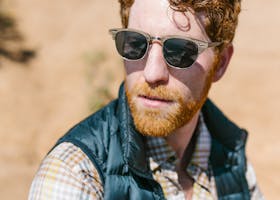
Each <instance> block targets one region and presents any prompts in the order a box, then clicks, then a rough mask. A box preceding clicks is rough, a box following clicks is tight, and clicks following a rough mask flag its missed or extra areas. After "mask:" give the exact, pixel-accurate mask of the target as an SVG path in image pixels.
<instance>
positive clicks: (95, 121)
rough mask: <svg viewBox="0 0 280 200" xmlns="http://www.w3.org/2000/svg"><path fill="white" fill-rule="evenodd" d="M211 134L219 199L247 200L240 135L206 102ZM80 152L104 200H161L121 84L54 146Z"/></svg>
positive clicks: (242, 144) (243, 142)
mask: <svg viewBox="0 0 280 200" xmlns="http://www.w3.org/2000/svg"><path fill="white" fill-rule="evenodd" d="M202 112H203V115H204V120H205V122H206V125H207V127H208V129H209V131H210V133H211V135H212V148H211V155H210V162H211V165H212V167H213V170H214V175H215V180H216V186H217V191H218V197H219V199H221V200H247V199H250V197H249V190H248V184H247V181H246V178H245V172H246V157H245V141H246V136H247V134H246V132H245V131H243V130H241V129H239V128H238V127H237V126H235V125H234V124H233V123H232V122H230V121H229V120H228V119H227V118H225V116H224V115H223V114H222V113H221V112H220V111H219V110H218V109H217V108H216V107H215V106H214V105H213V104H212V103H211V102H210V101H209V100H207V102H206V103H205V105H204V106H203V109H202ZM62 142H71V143H73V144H74V145H76V146H78V147H79V148H81V149H82V151H83V152H84V153H85V154H86V155H87V156H88V157H89V159H90V160H91V161H92V163H93V164H94V165H95V167H96V169H97V170H98V172H99V175H100V177H101V180H102V182H103V186H104V199H106V200H113V199H116V200H120V199H121V200H124V199H132V200H142V199H145V200H148V199H149V200H150V199H165V197H164V194H163V192H162V188H161V186H160V185H159V183H157V182H156V181H155V180H154V179H153V176H152V172H151V170H150V168H149V163H148V161H147V158H146V153H145V144H144V138H143V136H142V135H141V134H139V133H138V132H137V131H136V130H135V128H134V125H133V121H132V118H131V115H130V111H129V108H128V106H127V102H126V96H125V92H124V87H123V85H122V86H121V88H120V92H119V98H118V99H117V100H115V101H113V102H111V103H110V104H109V105H107V106H106V107H104V108H103V109H101V110H99V111H98V112H96V113H95V114H93V115H91V116H89V117H88V118H87V119H85V120H83V121H82V122H80V123H79V124H77V125H76V126H75V127H73V128H72V129H71V130H70V131H69V132H68V133H66V134H65V135H64V136H63V137H62V138H61V139H60V140H59V141H58V142H57V145H58V144H60V143H62Z"/></svg>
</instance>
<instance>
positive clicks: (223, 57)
mask: <svg viewBox="0 0 280 200" xmlns="http://www.w3.org/2000/svg"><path fill="white" fill-rule="evenodd" d="M233 51H234V48H233V45H232V44H229V45H227V46H226V47H225V48H224V49H223V51H222V52H221V54H220V61H219V63H218V66H217V69H216V71H215V74H214V76H213V79H212V81H213V82H216V81H218V80H220V79H221V78H222V76H223V75H224V73H225V72H226V69H227V67H228V64H229V62H230V59H231V57H232V54H233Z"/></svg>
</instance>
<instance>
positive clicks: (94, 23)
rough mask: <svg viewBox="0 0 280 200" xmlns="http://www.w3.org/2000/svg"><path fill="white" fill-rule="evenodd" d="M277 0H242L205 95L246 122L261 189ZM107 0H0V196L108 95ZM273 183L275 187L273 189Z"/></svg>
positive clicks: (270, 126) (269, 183)
mask: <svg viewBox="0 0 280 200" xmlns="http://www.w3.org/2000/svg"><path fill="white" fill-rule="evenodd" d="M279 7H280V1H279V0H266V1H263V0H247V1H244V2H243V6H242V13H241V15H240V23H239V27H238V30H237V33H236V38H235V40H234V46H235V54H234V56H233V59H232V62H231V64H230V66H229V68H228V71H227V73H226V75H225V76H224V77H223V79H222V80H221V81H219V82H218V83H215V84H214V85H213V87H212V90H211V93H210V97H211V98H212V99H213V100H214V101H215V102H216V103H217V104H218V105H219V106H220V107H221V108H222V110H223V111H224V112H225V113H226V115H228V116H229V117H230V118H231V119H232V120H233V121H235V122H237V123H238V124H239V125H240V126H242V127H245V128H246V129H247V130H248V131H249V132H250V135H249V142H248V150H247V153H248V157H249V159H250V161H251V162H252V163H253V165H254V167H255V170H256V173H257V178H258V181H259V184H260V187H261V189H262V191H263V193H264V194H265V196H266V199H275V200H276V199H278V198H279V197H278V195H277V192H278V191H279V190H280V181H278V179H279V177H280V172H279V169H280V160H279V154H280V141H279V139H280V135H277V134H279V130H280V128H279V120H278V118H279V117H278V116H279V113H280V104H279V102H280V87H279V84H280V80H279V78H278V77H279V74H280V62H279V61H280V45H279V39H278V38H279V35H280V14H279V11H278V10H279ZM119 26H120V19H119V5H118V2H117V0H106V1H97V0H60V1H57V0H48V1H38V0H0V198H1V199H8V200H14V199H27V194H28V190H29V187H30V183H31V180H32V178H33V176H34V174H35V172H36V170H37V169H38V166H39V163H40V161H41V160H42V159H43V157H44V156H45V154H46V153H47V152H48V150H49V149H50V148H51V147H52V146H53V145H54V143H55V142H56V140H57V139H58V138H59V137H60V136H61V135H63V134H64V133H65V132H66V131H67V130H68V129H69V128H71V127H72V126H73V125H74V124H76V123H77V122H79V121H80V120H82V119H83V118H85V117H86V116H88V115H89V114H90V113H92V112H93V111H95V110H96V109H98V108H100V107H101V106H103V105H104V104H106V103H107V102H108V101H110V100H111V99H113V98H115V97H116V95H117V91H118V87H119V84H120V83H121V81H122V80H123V68H122V61H121V59H120V58H119V57H118V55H117V54H116V52H115V49H114V44H113V41H112V39H111V37H110V35H109V34H108V29H109V28H111V27H119ZM277 190H278V191H277Z"/></svg>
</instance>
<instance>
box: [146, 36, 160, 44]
mask: <svg viewBox="0 0 280 200" xmlns="http://www.w3.org/2000/svg"><path fill="white" fill-rule="evenodd" d="M154 42H156V43H160V44H162V38H161V37H157V36H153V37H150V40H149V44H153V43H154Z"/></svg>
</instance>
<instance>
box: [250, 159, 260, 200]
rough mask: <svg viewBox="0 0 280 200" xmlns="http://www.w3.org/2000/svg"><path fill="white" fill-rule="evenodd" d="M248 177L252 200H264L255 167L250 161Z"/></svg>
mask: <svg viewBox="0 0 280 200" xmlns="http://www.w3.org/2000/svg"><path fill="white" fill-rule="evenodd" d="M246 179H247V182H248V186H249V190H250V196H251V200H264V196H263V194H262V192H261V190H260V188H259V186H258V183H257V178H256V174H255V171H254V168H253V166H252V164H251V163H250V162H248V163H247V171H246Z"/></svg>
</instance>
